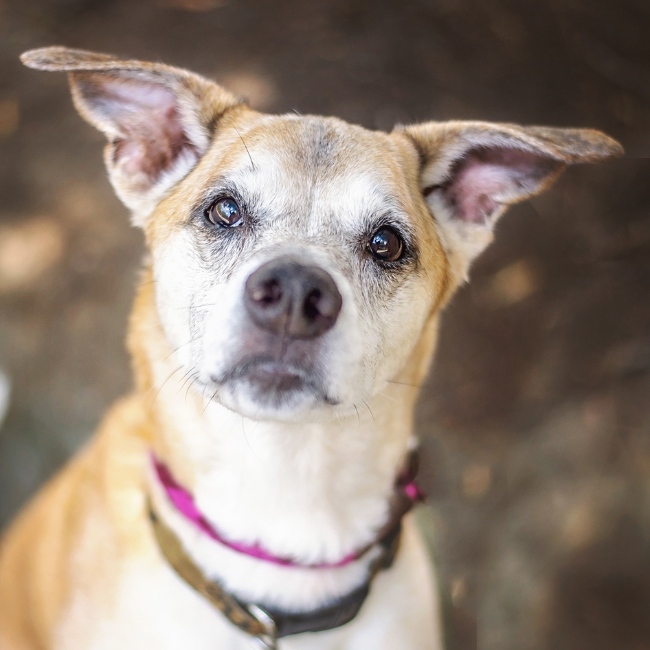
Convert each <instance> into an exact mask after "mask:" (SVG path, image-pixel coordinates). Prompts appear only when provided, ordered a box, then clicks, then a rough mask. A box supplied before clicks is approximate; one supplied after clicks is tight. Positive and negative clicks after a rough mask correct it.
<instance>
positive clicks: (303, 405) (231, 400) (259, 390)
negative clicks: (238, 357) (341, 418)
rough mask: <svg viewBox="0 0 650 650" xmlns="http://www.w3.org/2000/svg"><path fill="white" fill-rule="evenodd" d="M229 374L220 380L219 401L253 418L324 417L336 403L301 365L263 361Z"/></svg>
mask: <svg viewBox="0 0 650 650" xmlns="http://www.w3.org/2000/svg"><path fill="white" fill-rule="evenodd" d="M228 374H229V375H230V376H229V377H227V378H226V379H224V380H222V381H219V382H218V383H219V385H220V388H219V390H218V399H219V401H220V402H221V403H222V404H223V405H224V406H225V407H226V408H229V409H231V410H233V411H236V412H237V413H240V414H241V415H244V416H245V417H248V418H251V419H253V420H274V421H285V422H295V421H300V420H309V419H314V418H315V419H321V418H322V417H323V415H324V411H329V410H331V407H332V406H333V400H331V399H329V398H328V397H327V395H326V394H325V392H324V391H323V389H322V388H321V386H320V382H318V381H316V380H315V379H314V378H312V377H311V376H310V375H309V374H308V373H306V372H304V371H302V370H300V369H295V368H291V367H285V366H283V365H280V364H275V363H260V364H254V365H252V366H250V367H247V368H245V369H243V370H239V371H236V372H231V373H228Z"/></svg>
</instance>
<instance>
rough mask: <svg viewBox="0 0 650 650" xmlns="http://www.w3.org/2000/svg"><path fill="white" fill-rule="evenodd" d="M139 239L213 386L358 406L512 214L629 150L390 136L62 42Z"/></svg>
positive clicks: (286, 400) (583, 143)
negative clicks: (581, 166) (254, 101)
mask: <svg viewBox="0 0 650 650" xmlns="http://www.w3.org/2000/svg"><path fill="white" fill-rule="evenodd" d="M23 62H24V63H26V64H27V65H28V66H30V67H33V68H38V69H42V70H65V71H68V72H69V77H70V83H71V86H72V93H73V97H74V101H75V105H76V106H77V108H78V109H79V111H80V112H81V114H82V115H83V116H84V117H85V118H86V119H87V120H88V121H89V122H90V123H91V124H93V125H94V126H96V127H97V128H99V129H100V130H101V131H103V132H104V133H105V134H106V135H107V137H108V139H109V145H108V146H107V148H106V154H105V159H106V165H107V167H108V170H109V175H110V179H111V182H112V183H113V186H114V187H115V190H116V192H117V194H118V195H119V197H120V198H121V199H122V201H123V202H124V203H125V204H126V205H127V206H128V207H129V208H130V209H131V210H132V213H133V221H134V223H136V224H137V225H138V226H141V227H142V228H143V229H144V230H145V233H146V238H147V242H148V246H149V248H150V252H151V265H152V273H153V278H154V280H155V299H156V307H157V312H158V317H159V319H160V323H161V325H162V328H163V330H164V332H165V335H166V337H167V339H168V341H169V344H170V345H171V346H172V348H173V349H174V350H177V352H176V353H177V354H178V356H179V357H180V359H181V361H182V363H183V365H184V366H185V370H186V371H187V372H188V373H195V376H196V381H197V382H198V383H200V384H201V385H202V386H203V387H204V388H205V390H206V394H208V395H210V396H212V397H213V398H214V399H216V400H218V401H220V402H221V403H222V404H224V405H225V406H227V407H229V408H230V409H232V410H235V411H237V412H240V413H242V414H244V415H246V416H249V417H252V418H255V419H279V420H296V419H301V418H312V417H322V416H323V414H326V413H327V412H328V411H329V412H332V413H333V412H341V410H345V409H352V408H354V405H355V404H359V403H363V401H364V400H368V399H369V398H370V397H372V396H373V395H374V394H376V393H377V392H378V391H380V390H381V389H382V387H384V386H385V384H386V382H387V381H389V380H391V379H392V378H394V377H395V376H396V374H397V373H399V372H400V370H401V369H402V368H403V367H404V365H405V364H406V363H407V361H408V360H409V358H411V357H412V355H413V351H414V349H415V345H416V343H417V341H418V339H419V338H420V335H421V332H422V331H423V329H424V328H425V326H426V324H427V323H428V322H430V321H431V319H432V318H434V317H435V314H436V312H437V311H438V310H439V309H440V307H441V305H443V304H444V302H445V301H446V300H447V299H448V298H449V296H450V295H451V294H452V292H453V290H454V289H455V288H456V287H457V286H458V284H459V283H460V282H462V281H463V280H464V279H465V278H466V277H467V273H468V269H469V266H470V264H471V262H472V260H473V259H474V258H475V257H476V256H477V255H478V254H479V253H480V252H481V251H482V250H483V249H484V248H485V247H486V246H487V245H488V244H489V242H490V241H491V239H492V232H493V228H494V225H495V222H496V220H497V219H498V218H499V217H500V216H501V214H502V213H503V212H504V210H505V209H506V207H507V206H508V205H510V204H512V203H516V202H518V201H521V200H523V199H525V198H527V197H529V196H531V195H534V194H536V193H538V192H540V191H542V190H543V189H545V188H546V187H548V186H549V185H550V184H551V183H552V182H553V180H554V179H555V178H557V176H558V175H559V174H560V172H561V171H562V170H563V169H564V167H565V166H566V165H567V164H572V163H578V162H593V161H598V160H602V159H605V158H608V157H610V156H614V155H618V154H620V153H621V151H622V150H621V148H620V146H619V145H618V144H617V143H616V142H615V141H613V140H611V139H610V138H608V137H607V136H605V135H603V134H602V133H599V132H597V131H592V130H583V129H554V128H539V127H531V128H524V127H520V126H516V125H510V124H488V123H482V122H442V123H441V122H428V123H424V124H419V125H416V126H410V127H399V128H397V129H395V130H394V131H393V132H392V133H383V132H377V131H369V130H366V129H364V128H361V127H359V126H354V125H350V124H347V123H345V122H343V121H341V120H338V119H334V118H323V117H313V116H300V115H294V114H290V115H280V116H276V115H265V114H260V113H258V112H256V111H253V110H251V109H250V108H249V107H248V106H246V105H245V104H243V103H241V102H239V101H238V100H237V99H236V98H235V97H233V96H232V95H231V94H230V93H228V92H227V91H226V90H224V89H222V88H221V87H219V86H218V85H216V84H214V83H212V82H211V81H208V80H206V79H204V78H202V77H199V76H197V75H194V74H191V73H188V72H186V71H184V70H179V69H176V68H171V67H168V66H164V65H158V64H150V63H142V62H138V61H121V60H117V59H115V58H112V57H109V56H105V55H99V54H94V53H89V52H82V51H78V50H69V49H65V48H46V49H43V50H34V51H31V52H28V53H26V54H25V55H23Z"/></svg>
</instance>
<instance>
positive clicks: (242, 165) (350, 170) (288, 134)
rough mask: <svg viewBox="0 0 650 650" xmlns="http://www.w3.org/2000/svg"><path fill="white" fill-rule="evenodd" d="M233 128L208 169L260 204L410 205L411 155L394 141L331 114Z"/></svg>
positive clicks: (353, 209) (349, 209) (314, 207)
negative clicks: (221, 152) (224, 151)
mask: <svg viewBox="0 0 650 650" xmlns="http://www.w3.org/2000/svg"><path fill="white" fill-rule="evenodd" d="M233 130H234V131H235V133H234V135H233V134H232V133H230V134H228V133H226V134H225V138H224V139H226V142H227V149H228V153H227V155H226V156H225V157H224V158H222V159H221V160H219V159H218V156H216V160H215V168H214V171H215V174H216V175H218V176H222V177H225V178H226V179H227V180H228V181H229V182H230V183H232V184H233V185H235V186H238V187H239V189H240V190H241V191H242V192H248V193H250V194H254V195H255V196H256V198H257V199H258V200H259V201H260V202H261V203H274V204H275V205H276V206H277V207H280V206H281V205H283V206H284V207H286V208H287V209H288V208H292V209H293V210H295V209H303V210H304V209H306V208H307V207H309V210H310V212H312V213H318V212H319V211H321V210H325V211H333V210H334V211H336V210H344V211H345V212H346V213H348V214H350V215H352V214H355V213H359V212H360V211H365V212H368V211H378V210H379V211H381V210H382V209H388V208H391V207H400V208H402V209H404V210H408V209H409V205H408V204H409V203H410V201H411V200H412V197H411V191H412V187H411V186H410V184H409V180H410V174H409V173H408V172H409V170H410V169H411V168H412V167H413V166H414V165H416V162H417V154H416V153H415V151H414V150H413V148H412V147H409V145H408V143H406V142H403V141H402V140H400V139H399V138H395V137H393V136H391V135H389V134H387V133H383V132H376V131H370V130H367V129H364V128H363V127H360V126H355V125H352V124H348V123H346V122H344V121H342V120H339V119H336V118H326V117H315V116H297V115H285V116H263V117H260V118H258V119H255V120H253V121H252V123H249V124H246V122H244V123H243V124H239V125H237V126H235V125H233ZM220 148H221V147H220V143H218V142H217V144H216V149H217V150H219V149H220ZM300 206H302V208H301V207H300Z"/></svg>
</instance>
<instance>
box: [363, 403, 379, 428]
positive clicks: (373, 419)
mask: <svg viewBox="0 0 650 650" xmlns="http://www.w3.org/2000/svg"><path fill="white" fill-rule="evenodd" d="M362 401H363V403H364V404H365V405H366V408H367V409H368V412H369V413H370V417H372V421H373V423H374V424H377V420H375V414H374V413H373V412H372V409H371V408H370V406H369V405H368V402H366V400H365V399H364V400H362Z"/></svg>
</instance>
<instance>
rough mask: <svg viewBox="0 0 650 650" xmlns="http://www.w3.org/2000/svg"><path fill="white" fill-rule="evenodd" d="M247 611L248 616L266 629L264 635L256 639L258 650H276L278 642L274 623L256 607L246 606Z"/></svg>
mask: <svg viewBox="0 0 650 650" xmlns="http://www.w3.org/2000/svg"><path fill="white" fill-rule="evenodd" d="M247 609H248V611H249V613H250V615H251V616H253V617H254V618H255V619H257V620H258V621H259V622H260V623H261V624H262V625H263V626H264V627H265V628H266V633H265V634H260V635H259V636H258V637H257V641H258V644H259V645H258V647H259V648H260V650H277V648H278V642H277V629H276V626H275V621H274V620H273V619H272V618H271V617H270V616H269V615H268V614H267V613H266V612H265V611H264V610H263V609H262V608H261V607H258V606H257V605H253V604H250V605H247Z"/></svg>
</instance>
